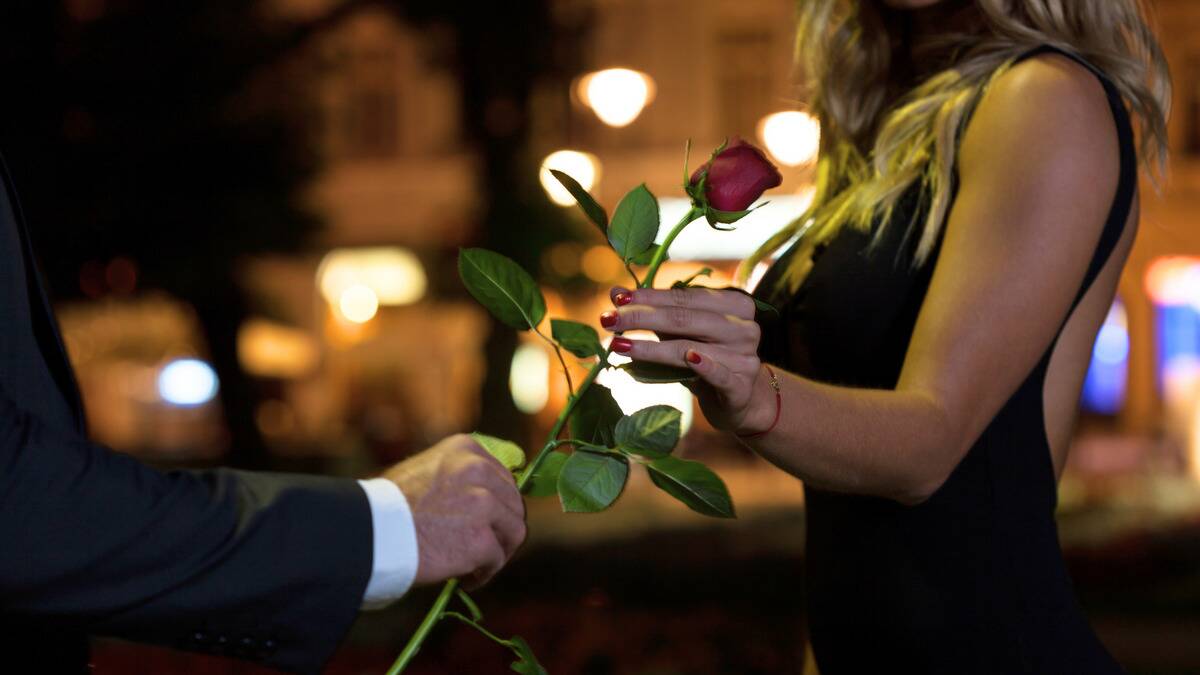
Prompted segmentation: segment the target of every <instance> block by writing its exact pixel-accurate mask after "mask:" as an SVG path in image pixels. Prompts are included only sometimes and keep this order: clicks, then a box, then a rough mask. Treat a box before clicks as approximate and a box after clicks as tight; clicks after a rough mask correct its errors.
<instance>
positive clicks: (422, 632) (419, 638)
mask: <svg viewBox="0 0 1200 675" xmlns="http://www.w3.org/2000/svg"><path fill="white" fill-rule="evenodd" d="M611 353H612V350H611V349H610V350H608V351H606V352H605V354H604V357H603V358H601V359H600V360H599V361H597V362H596V365H594V366H592V370H591V371H590V372H588V374H587V377H586V378H584V380H583V382H580V383H579V389H577V390H576V391H575V393H574V394H573V395H572V396H571V398H570V400H568V401H567V405H566V407H565V408H563V409H562V412H560V413H559V414H558V419H557V420H556V421H555V422H554V428H553V429H551V430H550V437H549V440H548V441H546V444H545V445H544V446H542V449H541V450H539V451H538V454H537V455H536V456H535V457H534V458H533V461H531V462H530V463H529V464H528V465H527V466H526V467H525V469H524V470H522V471H521V474H520V475H519V476H518V477H517V489H518V490H520V491H521V492H524V491H525V487H526V486H527V485H529V481H530V479H531V478H532V477H533V472H534V471H537V469H538V467H539V466H541V464H542V461H543V460H545V459H546V456H547V455H549V454H550V451H551V450H553V449H554V448H556V447H558V443H556V441H557V439H558V435H559V434H560V433H562V430H563V427H564V426H566V424H567V419H568V418H570V416H571V413H572V412H574V411H575V406H577V405H578V404H579V401H580V400H581V399H582V398H583V393H584V392H586V391H587V390H588V387H590V386H591V385H592V383H593V382H595V381H596V377H598V376H599V375H600V372H601V371H602V370H604V369H605V368H606V367H608V355H609V354H611ZM457 587H458V580H457V579H451V580H449V581H447V582H446V585H445V586H443V587H442V592H441V593H440V594H439V595H438V597H437V600H435V601H434V603H433V606H432V607H430V608H429V611H428V612H427V613H426V614H425V619H424V620H422V621H421V625H420V626H419V627H418V628H417V631H416V632H415V633H413V635H412V637H411V638H409V639H408V644H407V645H405V646H404V651H402V652H400V656H399V657H398V658H397V659H396V662H395V663H393V664H392V667H391V669H390V670H388V671H387V675H399V674H400V673H402V672H404V669H405V668H407V667H408V664H409V662H410V661H412V660H413V657H415V656H416V655H417V652H418V651H420V649H421V645H422V644H424V643H425V638H427V637H429V633H430V631H432V630H433V627H434V626H435V625H436V624H437V622H438V621H439V620H441V618H442V616H443V614H444V613H445V611H446V605H447V604H449V603H450V599H451V598H452V597H454V590H455V589H456V588H457Z"/></svg>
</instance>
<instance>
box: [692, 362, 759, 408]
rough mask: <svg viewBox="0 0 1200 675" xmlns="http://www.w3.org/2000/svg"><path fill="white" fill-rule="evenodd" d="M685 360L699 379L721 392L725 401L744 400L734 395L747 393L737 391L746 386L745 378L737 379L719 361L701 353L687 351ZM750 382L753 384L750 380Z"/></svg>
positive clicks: (731, 371) (732, 372)
mask: <svg viewBox="0 0 1200 675" xmlns="http://www.w3.org/2000/svg"><path fill="white" fill-rule="evenodd" d="M686 360H687V364H688V366H689V367H691V369H692V370H693V371H695V373H696V374H697V375H699V376H700V379H702V380H704V381H705V382H707V383H709V384H710V385H712V387H713V388H714V389H716V390H717V391H719V392H722V393H723V394H722V395H723V396H724V397H725V398H726V399H727V400H728V399H732V398H746V397H745V396H736V394H746V393H747V392H739V391H738V388H739V387H741V386H747V385H745V382H746V380H745V378H740V377H738V376H737V375H736V374H735V373H734V371H733V370H731V369H730V368H729V367H728V366H727V365H726V364H725V363H724V362H723V361H722V360H721V359H718V358H714V357H713V356H711V355H709V354H707V353H705V352H702V351H698V350H689V351H688V354H687V359H686ZM750 381H751V382H753V380H752V379H751V380H750Z"/></svg>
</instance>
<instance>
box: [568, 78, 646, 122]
mask: <svg viewBox="0 0 1200 675" xmlns="http://www.w3.org/2000/svg"><path fill="white" fill-rule="evenodd" d="M579 96H580V98H582V99H583V102H584V103H586V104H587V105H588V107H589V108H591V109H592V112H594V113H596V117H599V118H600V121H601V122H604V123H605V124H607V125H609V126H610V127H623V126H627V125H629V124H630V123H631V122H633V121H634V120H636V119H637V118H638V115H641V114H642V110H643V109H645V107H646V106H647V105H648V104H649V103H650V101H651V100H652V99H653V98H654V80H652V79H650V76H649V75H646V74H645V73H639V72H638V71H636V70H630V69H629V68H607V69H605V70H600V71H596V72H594V73H590V74H588V75H585V76H584V77H583V79H581V80H580V81H579Z"/></svg>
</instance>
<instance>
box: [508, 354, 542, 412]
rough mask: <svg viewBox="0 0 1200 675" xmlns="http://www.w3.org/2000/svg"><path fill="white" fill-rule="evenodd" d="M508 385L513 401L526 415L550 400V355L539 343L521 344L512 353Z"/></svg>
mask: <svg viewBox="0 0 1200 675" xmlns="http://www.w3.org/2000/svg"><path fill="white" fill-rule="evenodd" d="M508 387H509V390H510V391H511V392H512V397H513V403H515V404H516V406H517V409H518V410H520V411H521V412H523V413H525V414H527V415H534V414H537V413H539V412H541V411H542V409H543V408H545V407H546V403H547V402H548V401H549V400H550V356H549V355H548V354H547V353H546V350H545V348H543V347H542V346H541V345H539V344H523V345H521V346H519V347H517V351H516V352H514V353H513V360H512V369H511V370H510V371H509V374H508Z"/></svg>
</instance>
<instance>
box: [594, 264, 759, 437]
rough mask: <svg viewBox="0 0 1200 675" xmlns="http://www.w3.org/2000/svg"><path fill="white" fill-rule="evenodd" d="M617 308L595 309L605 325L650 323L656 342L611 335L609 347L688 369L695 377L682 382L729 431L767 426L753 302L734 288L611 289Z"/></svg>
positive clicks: (620, 328) (643, 326)
mask: <svg viewBox="0 0 1200 675" xmlns="http://www.w3.org/2000/svg"><path fill="white" fill-rule="evenodd" d="M611 298H612V301H613V304H614V305H616V306H617V308H616V309H615V310H613V311H610V312H605V313H604V314H602V315H601V316H600V324H601V325H602V326H604V328H606V329H608V330H609V331H612V332H624V331H631V330H650V331H654V332H656V333H658V335H659V338H660V339H661V340H662V341H661V342H653V341H650V340H633V339H630V338H627V337H615V338H613V341H612V348H613V351H614V352H616V353H618V354H621V355H624V356H628V357H630V358H631V359H633V360H634V361H643V362H646V363H661V364H664V365H670V366H683V367H687V368H691V369H692V370H693V371H695V373H696V374H697V375H699V376H700V379H699V380H697V381H694V382H691V383H689V384H688V385H687V386H688V388H689V389H691V390H692V393H694V394H695V395H696V397H697V398H698V399H699V400H700V408H701V410H703V412H704V416H705V417H706V418H708V421H709V422H710V423H712V425H713V426H714V427H716V428H718V429H720V430H722V431H728V432H731V433H736V434H742V435H745V434H754V433H757V432H760V431H763V430H765V429H767V427H769V426H770V425H771V423H772V420H773V419H774V415H775V394H774V390H772V389H771V388H770V384H769V382H768V378H767V377H766V376H765V375H764V374H763V365H762V362H761V361H759V359H758V344H759V340H760V339H761V337H762V332H761V330H760V328H759V326H758V324H757V323H755V321H754V309H755V307H754V301H753V300H752V299H751V298H750V296H749V295H747V294H745V293H742V292H740V291H722V290H715V289H709V288H678V289H671V290H655V289H637V290H627V289H624V288H614V289H613V290H612V293H611Z"/></svg>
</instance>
